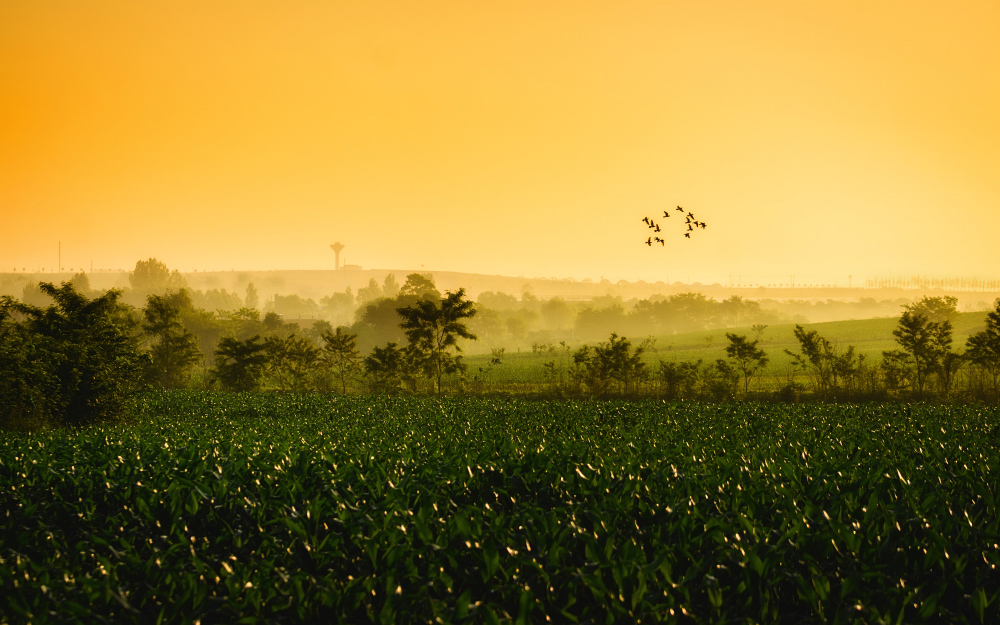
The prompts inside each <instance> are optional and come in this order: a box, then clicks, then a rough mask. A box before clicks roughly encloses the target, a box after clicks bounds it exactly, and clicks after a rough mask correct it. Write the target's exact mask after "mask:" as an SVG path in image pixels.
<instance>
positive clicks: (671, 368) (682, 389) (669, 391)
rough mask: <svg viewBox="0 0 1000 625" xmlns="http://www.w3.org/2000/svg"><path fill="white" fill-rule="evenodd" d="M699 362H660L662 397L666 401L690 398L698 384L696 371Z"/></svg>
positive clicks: (699, 365)
mask: <svg viewBox="0 0 1000 625" xmlns="http://www.w3.org/2000/svg"><path fill="white" fill-rule="evenodd" d="M700 368H701V361H700V360H699V361H697V362H667V361H664V360H661V361H660V381H661V382H663V385H664V396H665V398H666V399H667V400H674V399H682V398H691V397H693V396H694V393H695V385H696V384H697V382H698V370H699V369H700Z"/></svg>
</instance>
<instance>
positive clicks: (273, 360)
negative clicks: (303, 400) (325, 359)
mask: <svg viewBox="0 0 1000 625" xmlns="http://www.w3.org/2000/svg"><path fill="white" fill-rule="evenodd" d="M264 347H265V353H266V354H267V360H266V364H265V367H266V370H267V372H268V373H270V374H271V376H272V378H273V380H274V382H275V384H276V385H277V387H278V389H279V390H282V391H294V392H302V391H306V390H309V388H310V387H311V381H310V378H311V376H312V374H313V371H314V370H315V368H316V364H317V363H318V361H319V359H320V350H319V348H317V347H316V346H315V345H313V343H312V342H311V341H309V340H308V339H306V338H305V337H301V336H297V335H295V334H290V335H288V336H286V337H284V338H282V337H280V336H274V335H272V336H268V337H267V338H266V339H264Z"/></svg>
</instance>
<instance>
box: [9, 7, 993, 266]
mask: <svg viewBox="0 0 1000 625" xmlns="http://www.w3.org/2000/svg"><path fill="white" fill-rule="evenodd" d="M998 33H1000V4H998V3H996V2H992V1H990V2H986V1H984V2H964V3H958V4H956V3H942V2H913V1H906V2H903V1H896V2H872V1H870V0H864V1H857V2H847V1H838V2H829V3H807V2H791V1H789V2H754V3H747V2H694V1H688V2H672V1H670V2H668V1H658V2H625V3H623V2H579V1H574V2H566V3H558V2H543V3H539V2H522V3H518V2H513V1H504V2H495V3H486V2H459V1H455V2H380V1H372V2H349V3H348V2H344V3H333V2H318V1H317V2H312V1H298V2H295V1H293V2H281V3H278V2H258V1H243V0H241V1H239V2H237V1H230V2H219V1H214V2H193V1H192V2H182V1H172V2H163V1H151V2H134V1H131V0H129V1H121V2H110V1H106V0H86V1H74V0H61V1H51V2H38V1H37V0H4V2H3V3H0V217H2V227H0V271H10V269H11V268H13V267H15V266H16V267H17V268H18V270H20V268H21V267H27V268H28V269H29V270H31V269H37V268H40V267H46V268H49V269H51V268H52V267H53V266H54V265H55V263H56V258H57V256H56V253H57V245H58V242H59V241H61V242H62V250H63V252H62V259H63V260H62V264H63V266H64V267H65V268H67V269H69V268H70V267H75V268H79V267H81V266H84V267H89V266H90V262H91V261H93V263H94V266H95V268H96V267H100V266H104V267H126V268H127V267H131V266H132V265H134V263H135V261H136V260H138V259H140V258H147V257H150V256H154V257H156V258H159V259H160V260H162V261H164V262H166V263H167V264H168V265H169V266H170V267H171V268H179V269H181V270H185V271H186V270H189V269H192V268H198V269H230V268H235V269H266V268H292V269H294V268H302V269H312V268H328V267H332V264H333V254H332V252H331V251H330V250H329V247H328V246H329V244H330V243H332V242H334V241H341V242H343V243H345V244H346V249H345V250H344V252H343V257H344V258H345V259H346V260H347V261H348V262H351V263H357V264H360V265H363V266H365V267H366V268H379V267H383V268H419V267H420V266H421V265H423V266H424V267H425V268H426V269H428V270H433V269H438V270H454V271H472V272H481V273H488V274H504V275H520V274H524V275H526V276H558V277H567V276H573V277H576V278H584V277H591V278H595V279H597V278H599V277H601V276H602V275H603V276H606V277H608V278H610V279H612V280H619V279H628V280H634V279H636V278H642V279H645V280H664V279H665V280H670V281H675V280H683V281H687V280H689V279H690V280H701V281H720V282H725V281H726V280H727V279H728V277H729V276H730V275H732V276H733V279H734V280H735V279H736V276H742V277H743V281H744V282H746V281H748V280H759V281H768V280H774V279H779V280H780V279H782V278H783V277H787V276H789V275H792V274H794V275H796V276H797V277H798V279H799V280H813V281H830V282H832V281H839V282H840V283H841V284H845V283H846V282H847V275H848V274H853V275H854V276H855V280H857V279H858V277H859V276H860V277H864V276H872V277H875V276H884V275H888V274H892V275H896V274H907V275H910V274H923V275H936V276H980V277H992V278H995V277H998V276H1000V252H998V246H997V244H996V241H997V240H1000V114H998V112H1000V37H998V36H997V34H998ZM677 204H680V205H682V206H684V207H685V208H687V209H690V210H691V211H693V212H694V213H695V214H696V216H697V217H698V218H699V219H702V220H704V221H706V222H707V223H708V228H707V229H706V230H704V231H699V232H698V233H696V234H697V236H696V237H695V238H693V239H691V240H685V239H683V237H682V236H681V234H680V224H679V223H677V221H676V220H671V221H670V225H672V226H673V228H672V229H670V231H669V232H667V234H668V235H669V236H668V237H667V245H666V246H664V247H660V246H657V248H656V249H650V248H648V247H647V246H646V245H643V244H642V241H643V240H645V238H646V236H648V231H646V230H645V228H644V225H643V224H642V223H641V221H640V219H641V218H642V217H643V216H644V215H654V214H655V215H662V211H663V210H664V209H668V208H671V207H673V206H675V205H677ZM663 225H666V223H664V224H663ZM855 284H857V282H855Z"/></svg>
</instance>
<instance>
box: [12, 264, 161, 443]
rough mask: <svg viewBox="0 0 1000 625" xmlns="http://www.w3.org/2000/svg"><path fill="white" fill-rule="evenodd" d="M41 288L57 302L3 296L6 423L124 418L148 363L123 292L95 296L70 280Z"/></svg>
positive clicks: (22, 425) (21, 424) (73, 422)
mask: <svg viewBox="0 0 1000 625" xmlns="http://www.w3.org/2000/svg"><path fill="white" fill-rule="evenodd" d="M39 288H40V289H41V291H42V292H43V293H44V294H45V295H47V296H49V297H50V298H51V300H52V301H53V303H52V304H51V305H49V306H46V307H44V308H43V307H39V306H32V305H30V304H25V303H22V302H18V301H16V300H12V299H10V298H4V299H3V300H2V301H0V373H2V375H0V427H33V426H38V425H40V424H45V423H69V424H87V423H95V422H99V421H109V420H114V419H116V418H118V416H119V415H120V414H121V412H122V408H123V406H124V403H125V402H126V401H127V400H128V398H129V397H130V396H131V394H132V393H133V392H135V391H136V390H137V389H138V388H139V386H140V385H141V382H142V367H143V364H144V363H145V362H147V359H146V358H144V357H143V356H141V355H140V352H139V340H138V336H137V335H138V331H137V330H136V326H137V322H136V321H135V320H133V319H132V318H131V316H130V315H129V312H128V310H127V309H125V308H124V307H123V306H122V305H120V304H119V303H118V296H119V292H118V291H108V292H106V293H104V294H103V295H101V296H100V297H96V298H94V299H89V298H87V297H86V296H85V295H83V294H81V293H79V292H77V291H76V289H75V288H74V287H73V285H72V284H71V283H69V282H66V283H63V284H62V286H59V287H56V286H53V285H52V284H49V283H46V282H43V283H41V284H39Z"/></svg>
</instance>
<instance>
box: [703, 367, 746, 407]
mask: <svg viewBox="0 0 1000 625" xmlns="http://www.w3.org/2000/svg"><path fill="white" fill-rule="evenodd" d="M702 378H703V379H702V385H703V386H704V387H705V390H706V391H707V393H708V395H709V396H710V397H711V398H712V399H714V400H715V401H722V400H724V399H729V398H731V397H732V396H733V395H735V394H736V388H737V386H738V384H739V381H740V373H739V371H737V370H736V368H734V367H733V365H732V364H730V363H729V362H728V361H726V360H723V359H721V358H719V359H718V360H716V361H715V366H711V367H705V369H704V370H703V371H702Z"/></svg>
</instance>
